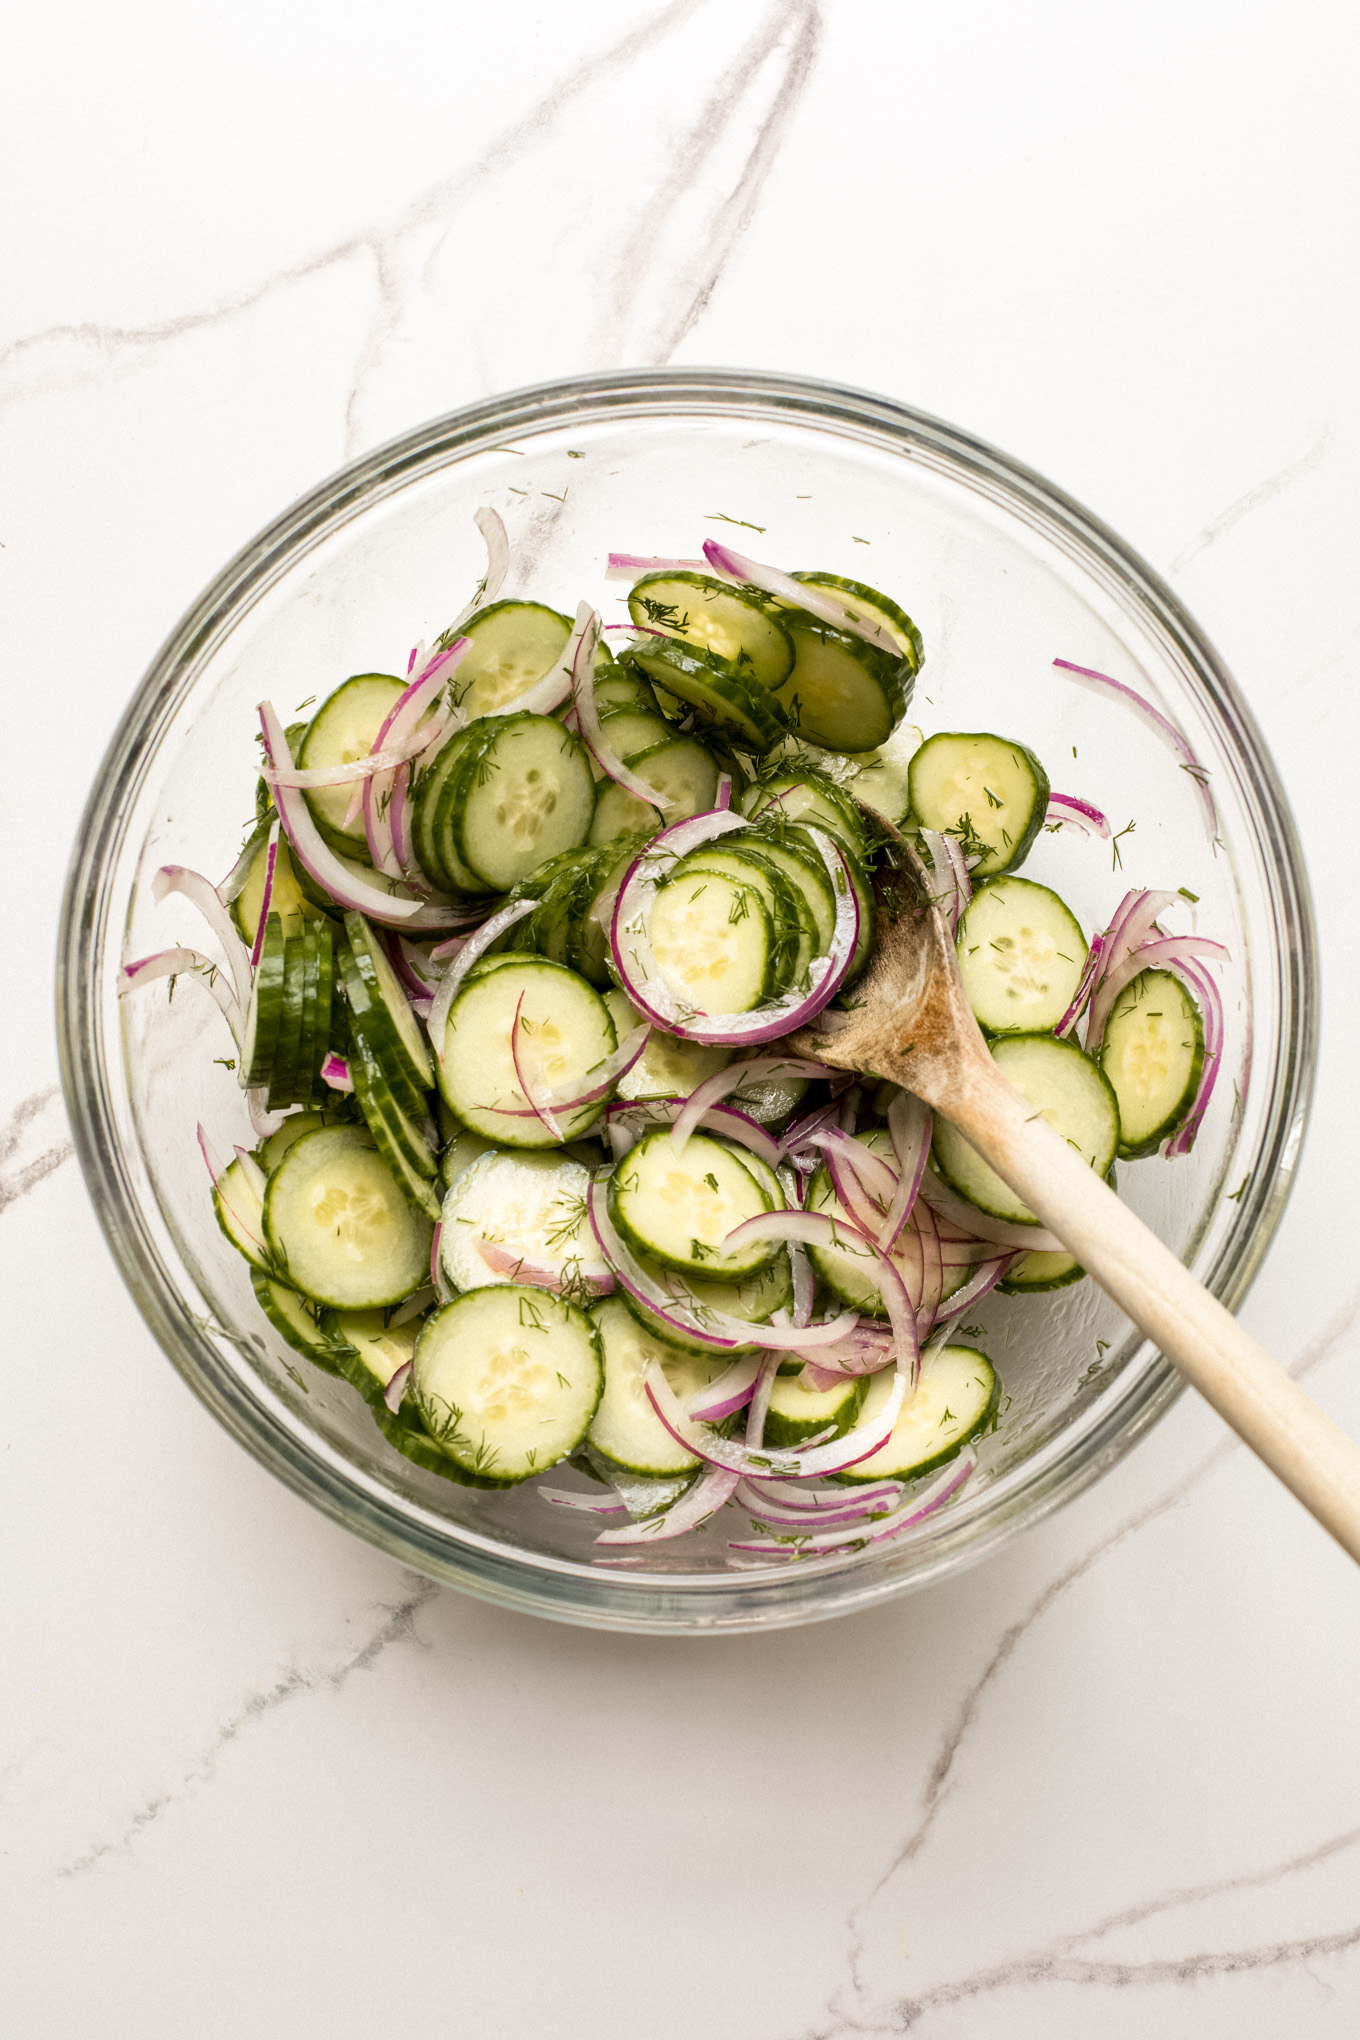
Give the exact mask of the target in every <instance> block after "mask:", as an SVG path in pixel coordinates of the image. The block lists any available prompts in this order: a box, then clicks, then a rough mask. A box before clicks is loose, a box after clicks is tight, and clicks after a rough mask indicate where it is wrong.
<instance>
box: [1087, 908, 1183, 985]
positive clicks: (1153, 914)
mask: <svg viewBox="0 0 1360 2040" xmlns="http://www.w3.org/2000/svg"><path fill="white" fill-rule="evenodd" d="M1181 904H1182V901H1181V898H1180V895H1179V894H1178V893H1173V892H1141V891H1138V890H1136V889H1135V890H1134V891H1133V892H1127V893H1125V895H1124V897H1123V899H1122V900H1121V901H1120V903H1119V909H1118V912H1117V913H1116V914H1115V917H1114V919H1113V920H1112V921H1111V923H1110V925H1109V927H1108V928H1107V929H1106V930H1105V939H1104V942H1103V944H1102V950H1101V971H1100V979H1099V980H1097V985H1099V983H1100V981H1101V980H1103V979H1104V978H1107V977H1108V976H1109V974H1110V972H1111V971H1112V970H1118V969H1119V966H1120V965H1121V964H1122V963H1123V962H1124V960H1125V958H1126V957H1129V956H1132V954H1133V952H1134V951H1135V950H1136V949H1141V948H1142V947H1143V945H1144V943H1145V942H1150V941H1152V940H1153V939H1154V937H1159V936H1160V934H1161V930H1160V929H1159V928H1158V926H1157V917H1158V915H1159V914H1163V913H1169V912H1170V911H1171V909H1172V908H1173V907H1178V906H1180V905H1181Z"/></svg>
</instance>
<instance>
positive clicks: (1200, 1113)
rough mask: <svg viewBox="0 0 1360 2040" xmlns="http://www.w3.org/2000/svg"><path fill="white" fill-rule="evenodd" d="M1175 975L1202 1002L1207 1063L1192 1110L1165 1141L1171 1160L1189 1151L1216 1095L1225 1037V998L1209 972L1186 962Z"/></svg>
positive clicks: (1164, 1148)
mask: <svg viewBox="0 0 1360 2040" xmlns="http://www.w3.org/2000/svg"><path fill="white" fill-rule="evenodd" d="M1176 975H1177V976H1178V977H1180V978H1181V979H1182V981H1183V982H1184V983H1185V984H1186V985H1187V986H1188V987H1189V989H1190V991H1191V993H1192V995H1194V996H1197V997H1198V999H1199V1002H1200V1010H1201V1013H1202V1015H1203V1019H1204V1065H1203V1068H1202V1069H1201V1071H1200V1079H1199V1087H1198V1089H1197V1091H1196V1093H1195V1097H1194V1101H1193V1103H1192V1104H1191V1107H1190V1110H1189V1112H1188V1113H1187V1114H1186V1116H1185V1119H1184V1121H1183V1123H1182V1124H1181V1126H1180V1127H1178V1128H1177V1130H1176V1132H1175V1133H1174V1134H1173V1135H1172V1136H1171V1138H1170V1140H1168V1141H1166V1142H1164V1143H1163V1146H1162V1153H1163V1154H1164V1155H1165V1156H1166V1157H1167V1158H1168V1159H1172V1160H1174V1159H1175V1158H1176V1157H1177V1156H1179V1155H1187V1154H1189V1152H1190V1150H1191V1148H1192V1147H1193V1146H1194V1144H1195V1136H1196V1134H1197V1133H1198V1132H1199V1128H1200V1122H1201V1121H1202V1120H1203V1118H1204V1114H1205V1112H1206V1111H1207V1110H1208V1106H1209V1100H1210V1098H1211V1097H1212V1096H1213V1092H1214V1085H1215V1083H1216V1082H1217V1080H1218V1072H1219V1070H1220V1068H1221V1067H1222V1059H1223V1039H1224V1021H1223V999H1222V995H1221V993H1220V992H1219V989H1218V986H1217V985H1216V984H1215V983H1214V981H1213V979H1212V978H1211V977H1210V976H1209V974H1208V972H1207V971H1203V970H1199V969H1197V968H1196V966H1195V965H1194V964H1192V963H1187V964H1185V965H1183V966H1179V967H1176Z"/></svg>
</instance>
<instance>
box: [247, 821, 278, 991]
mask: <svg viewBox="0 0 1360 2040" xmlns="http://www.w3.org/2000/svg"><path fill="white" fill-rule="evenodd" d="M278 868H279V820H278V816H277V815H276V816H275V817H274V820H273V821H272V822H271V823H270V824H269V837H268V843H267V847H266V850H265V864H264V891H263V892H262V893H261V894H260V913H259V918H258V920H257V921H256V923H255V940H254V942H253V943H252V944H251V950H250V968H251V970H252V971H256V970H258V969H259V967H260V956H261V953H262V951H263V949H264V924H265V922H266V921H267V920H268V919H269V915H270V912H271V910H272V908H273V905H274V879H275V876H276V874H277V872H278ZM249 1002H250V998H249V993H247V995H246V1004H247V1005H248V1004H249Z"/></svg>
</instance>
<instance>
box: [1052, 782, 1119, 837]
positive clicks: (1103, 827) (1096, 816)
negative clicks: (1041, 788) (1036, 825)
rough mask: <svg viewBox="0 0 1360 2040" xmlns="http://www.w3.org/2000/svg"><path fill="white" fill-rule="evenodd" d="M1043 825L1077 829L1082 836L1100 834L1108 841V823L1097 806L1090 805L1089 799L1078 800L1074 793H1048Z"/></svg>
mask: <svg viewBox="0 0 1360 2040" xmlns="http://www.w3.org/2000/svg"><path fill="white" fill-rule="evenodd" d="M1044 821H1045V825H1046V826H1047V827H1048V828H1050V829H1052V828H1061V827H1063V826H1064V825H1066V826H1067V827H1068V828H1073V829H1079V830H1080V831H1081V833H1082V835H1083V836H1101V837H1103V838H1104V840H1105V841H1106V842H1107V843H1108V842H1109V840H1110V824H1109V822H1108V821H1107V820H1106V818H1105V816H1104V815H1103V814H1102V813H1101V812H1100V809H1099V808H1098V807H1092V805H1091V803H1090V801H1089V800H1080V799H1079V798H1078V797H1077V795H1076V794H1075V793H1050V795H1049V796H1048V813H1047V814H1046V815H1045V817H1044Z"/></svg>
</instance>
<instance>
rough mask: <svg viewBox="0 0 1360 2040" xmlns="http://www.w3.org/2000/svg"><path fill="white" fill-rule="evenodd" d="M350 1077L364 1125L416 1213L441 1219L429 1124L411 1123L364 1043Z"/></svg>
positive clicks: (358, 1044) (353, 1058) (354, 1058)
mask: <svg viewBox="0 0 1360 2040" xmlns="http://www.w3.org/2000/svg"><path fill="white" fill-rule="evenodd" d="M349 1073H350V1077H351V1078H352V1080H353V1083H354V1095H355V1098H356V1099H357V1100H358V1104H359V1110H360V1111H361V1112H362V1114H363V1116H364V1124H365V1125H366V1126H367V1128H368V1130H369V1132H370V1133H371V1134H372V1136H373V1139H374V1141H375V1142H376V1144H377V1148H378V1152H379V1154H380V1155H381V1156H382V1158H383V1160H384V1161H385V1162H386V1164H387V1166H388V1168H389V1169H390V1170H391V1172H392V1175H393V1177H394V1179H395V1180H396V1182H398V1183H399V1184H400V1185H401V1187H402V1189H403V1190H404V1191H405V1193H406V1195H407V1196H408V1197H409V1198H410V1200H411V1202H412V1204H414V1205H415V1206H416V1208H417V1210H419V1211H423V1212H425V1213H426V1214H427V1215H428V1216H429V1217H430V1218H438V1216H439V1199H438V1197H437V1196H436V1194H435V1192H434V1190H433V1188H432V1185H433V1182H434V1179H435V1177H436V1176H437V1175H438V1173H439V1164H438V1162H437V1161H436V1159H435V1154H434V1150H433V1149H432V1148H431V1146H430V1143H429V1141H428V1140H427V1139H426V1137H425V1132H424V1126H425V1124H427V1123H428V1122H422V1121H419V1120H415V1119H412V1118H411V1116H410V1115H409V1113H407V1112H405V1111H404V1110H403V1109H402V1107H401V1106H400V1105H399V1104H398V1103H397V1101H396V1099H395V1098H394V1097H393V1095H392V1091H391V1089H390V1087H389V1085H388V1083H387V1080H386V1077H385V1076H384V1074H383V1070H382V1067H381V1065H380V1064H378V1063H376V1062H375V1061H374V1060H373V1058H372V1056H371V1055H370V1054H369V1052H368V1050H367V1048H365V1046H364V1045H363V1043H362V1042H356V1043H355V1046H354V1053H353V1054H352V1055H351V1057H350V1064H349Z"/></svg>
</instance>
